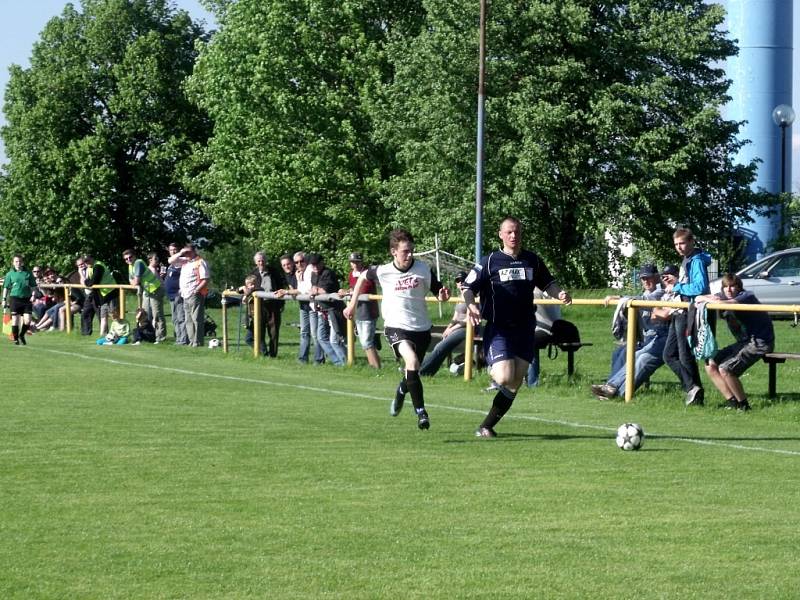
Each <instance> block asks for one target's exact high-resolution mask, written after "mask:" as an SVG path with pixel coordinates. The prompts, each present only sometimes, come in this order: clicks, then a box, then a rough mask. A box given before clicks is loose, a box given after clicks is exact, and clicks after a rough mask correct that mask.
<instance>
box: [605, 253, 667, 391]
mask: <svg viewBox="0 0 800 600" xmlns="http://www.w3.org/2000/svg"><path fill="white" fill-rule="evenodd" d="M639 280H640V281H641V282H642V287H643V288H644V290H643V292H642V293H641V294H640V295H638V296H629V297H627V298H626V299H627V300H651V301H660V300H664V299H665V298H664V294H665V292H664V290H663V289H661V288H660V287H659V285H658V282H659V275H658V269H657V268H656V266H655V265H651V264H647V265H644V266H642V268H641V269H640V270H639ZM620 299H621V298H620V296H606V297H605V305H606V306H608V303H609V302H610V301H611V300H620ZM652 311H653V309H652V308H650V307H643V308H641V309H639V319H638V320H639V325H640V328H641V331H642V341H641V344H640V347H639V349H638V350H637V351H636V354H635V355H634V365H633V373H634V383H633V386H634V390H636V389H638V388H639V387H640V386H641V385H642V384H643V383H644V382H645V381H647V380H649V379H650V376H651V375H652V374H653V373H655V372H656V369H658V368H659V367H660V366H661V365H663V364H664V358H663V354H664V345H665V344H666V341H667V334H668V333H669V322H668V321H665V320H663V319H656V318H653V314H652ZM621 348H622V349H623V350H624V348H625V346H622V347H621ZM626 375H627V369H626V364H625V357H624V354H623V356H622V361H621V363H620V364H619V365H618V368H617V369H616V371H615V372H614V373H613V374H612V375H611V377H610V378H609V379H608V381H606V383H604V384H603V385H593V386H591V390H592V393H593V394H594V395H595V397H596V398H597V399H599V400H608V399H610V398H613V397H614V396H623V395H624V394H625V376H626Z"/></svg>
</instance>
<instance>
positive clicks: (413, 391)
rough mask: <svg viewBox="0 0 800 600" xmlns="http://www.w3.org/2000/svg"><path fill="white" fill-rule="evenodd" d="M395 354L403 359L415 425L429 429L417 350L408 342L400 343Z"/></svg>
mask: <svg viewBox="0 0 800 600" xmlns="http://www.w3.org/2000/svg"><path fill="white" fill-rule="evenodd" d="M396 348H397V353H398V354H399V355H400V357H401V358H402V359H403V364H404V366H405V377H404V380H405V387H406V389H407V390H408V393H409V395H410V396H411V403H412V404H413V405H414V413H415V414H416V415H417V425H418V427H419V428H420V429H428V428H430V426H431V424H430V419H429V418H428V413H427V411H426V410H425V397H424V393H423V389H422V380H421V379H420V377H419V367H420V364H421V362H422V361H421V360H420V354H422V353H424V350H423V351H422V353H421V352H420V351H419V348H418V347H417V345H416V344H414V343H413V342H411V341H409V340H403V341H401V342H400V343H399V344H398V345H397V346H396Z"/></svg>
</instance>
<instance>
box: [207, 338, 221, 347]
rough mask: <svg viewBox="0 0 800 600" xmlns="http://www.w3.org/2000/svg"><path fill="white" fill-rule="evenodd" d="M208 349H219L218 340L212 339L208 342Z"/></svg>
mask: <svg viewBox="0 0 800 600" xmlns="http://www.w3.org/2000/svg"><path fill="white" fill-rule="evenodd" d="M208 347H209V348H219V340H218V339H217V338H212V339H210V340H208Z"/></svg>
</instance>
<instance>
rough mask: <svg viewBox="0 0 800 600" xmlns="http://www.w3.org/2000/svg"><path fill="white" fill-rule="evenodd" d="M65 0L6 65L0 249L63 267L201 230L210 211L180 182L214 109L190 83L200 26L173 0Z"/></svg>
mask: <svg viewBox="0 0 800 600" xmlns="http://www.w3.org/2000/svg"><path fill="white" fill-rule="evenodd" d="M82 8H83V12H80V11H78V10H76V9H75V8H74V7H73V5H71V4H68V5H67V6H66V7H65V9H64V11H63V13H62V14H61V16H60V17H56V18H54V19H52V20H50V22H49V23H48V24H47V26H46V27H45V29H44V31H43V32H42V34H41V37H40V39H39V41H38V42H37V43H36V44H35V45H34V48H33V52H32V56H31V66H30V68H28V69H22V68H20V67H19V66H13V67H12V68H11V78H10V81H9V84H8V88H7V90H6V96H5V113H6V118H7V121H8V125H7V126H6V127H4V128H3V131H2V135H3V138H4V141H5V145H6V152H7V155H8V158H9V161H10V162H9V164H8V165H6V166H5V175H4V181H3V186H2V189H1V190H0V193H2V203H0V231H2V232H3V234H4V235H5V237H6V240H5V242H4V243H3V244H2V246H1V248H2V253H3V255H4V257H5V258H8V257H9V256H10V255H11V254H12V253H14V252H23V253H25V254H27V255H29V256H30V257H31V258H35V259H36V260H37V261H42V262H46V263H51V264H54V265H57V266H60V267H62V268H65V267H67V266H69V264H70V263H71V258H70V256H74V254H75V253H77V252H80V251H90V252H92V253H93V254H94V255H95V256H98V257H101V258H104V259H107V260H112V261H117V262H118V261H119V255H120V254H121V251H122V249H124V248H126V247H132V248H138V249H140V250H149V249H153V248H160V247H163V246H164V245H166V243H167V242H168V241H169V240H171V239H173V238H178V239H186V238H197V237H199V236H202V235H204V234H205V233H206V231H207V230H208V224H207V219H206V217H205V216H204V215H203V213H202V212H201V211H200V210H199V209H198V208H197V206H196V204H195V201H194V197H193V196H192V195H191V194H190V193H189V192H187V190H186V189H185V187H184V185H183V184H182V183H181V182H182V179H183V178H184V177H187V176H189V175H191V174H192V173H193V169H194V168H195V166H194V163H193V162H192V160H191V159H192V157H193V155H194V151H195V147H196V146H198V145H203V144H205V142H206V140H207V138H208V134H209V132H210V121H209V119H208V117H207V116H205V115H204V113H203V112H202V111H201V110H199V109H198V108H197V107H195V106H193V105H192V104H191V103H190V102H189V101H188V99H187V97H186V94H185V93H184V90H183V85H184V80H185V78H186V77H187V76H188V75H189V74H190V73H191V72H192V68H193V66H194V62H195V58H196V55H197V49H196V43H197V42H199V41H202V40H204V39H205V34H204V32H203V31H202V30H201V29H200V28H199V27H198V26H196V25H195V24H193V23H192V21H191V19H190V18H189V16H188V14H187V13H186V12H184V11H175V10H174V9H172V8H171V7H170V5H169V4H168V3H167V1H166V0H84V1H83V6H82Z"/></svg>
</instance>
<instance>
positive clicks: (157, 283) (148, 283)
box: [128, 258, 161, 294]
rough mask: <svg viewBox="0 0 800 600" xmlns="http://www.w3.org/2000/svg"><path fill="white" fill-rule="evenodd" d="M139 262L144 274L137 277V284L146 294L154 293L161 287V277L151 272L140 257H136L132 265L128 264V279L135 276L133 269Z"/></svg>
mask: <svg viewBox="0 0 800 600" xmlns="http://www.w3.org/2000/svg"><path fill="white" fill-rule="evenodd" d="M139 263H142V266H144V275H142V276H141V277H140V278H139V285H140V286H141V287H142V289H143V290H144V291H145V292H147V293H148V294H154V293H155V292H156V290H158V288H160V287H161V279H160V278H159V277H157V276H156V275H154V274H153V272H152V271H151V270H150V269H149V268H148V267H147V265H145V264H144V261H143V260H142V259H141V258H137V259H136V260H135V261H133V264H132V265H128V281H130V280H131V279H133V278H134V277H135V275H134V271H135V270H136V265H137V264H139Z"/></svg>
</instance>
